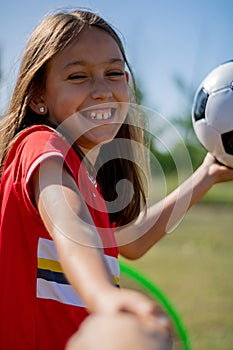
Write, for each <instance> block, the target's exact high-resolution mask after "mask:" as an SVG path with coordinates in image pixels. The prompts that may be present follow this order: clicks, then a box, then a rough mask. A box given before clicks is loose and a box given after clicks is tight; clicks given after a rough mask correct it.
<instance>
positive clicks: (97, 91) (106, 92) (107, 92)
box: [92, 78, 113, 101]
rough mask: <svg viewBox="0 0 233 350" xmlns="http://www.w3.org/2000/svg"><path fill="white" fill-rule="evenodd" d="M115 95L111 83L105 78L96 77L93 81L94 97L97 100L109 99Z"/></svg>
mask: <svg viewBox="0 0 233 350" xmlns="http://www.w3.org/2000/svg"><path fill="white" fill-rule="evenodd" d="M112 95H113V93H112V89H111V87H110V85H109V83H108V82H107V81H106V80H105V79H102V78H101V79H96V80H95V81H94V82H93V88H92V98H93V99H95V100H103V101H104V100H108V99H109V98H111V97H112Z"/></svg>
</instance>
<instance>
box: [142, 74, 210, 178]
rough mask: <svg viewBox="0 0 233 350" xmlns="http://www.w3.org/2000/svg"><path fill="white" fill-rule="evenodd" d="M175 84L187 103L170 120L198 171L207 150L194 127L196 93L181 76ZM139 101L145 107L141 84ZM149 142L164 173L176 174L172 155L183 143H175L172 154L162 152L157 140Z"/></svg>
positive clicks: (175, 79)
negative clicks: (193, 107) (193, 116)
mask: <svg viewBox="0 0 233 350" xmlns="http://www.w3.org/2000/svg"><path fill="white" fill-rule="evenodd" d="M174 82H175V85H176V87H177V90H178V92H179V93H180V94H181V96H182V98H183V99H184V102H185V103H184V104H182V105H181V109H180V111H179V115H173V116H170V119H169V120H170V122H171V123H172V125H173V126H174V127H175V128H176V129H177V131H178V132H179V134H180V135H181V138H182V140H183V142H184V144H185V146H186V148H187V150H188V153H189V156H190V159H191V162H192V166H193V169H196V168H197V167H198V166H199V165H200V164H201V162H202V160H203V158H204V156H205V154H206V150H205V149H204V148H203V146H202V145H201V144H200V142H199V141H198V139H197V136H196V134H195V132H194V129H193V125H192V104H193V98H194V94H195V91H194V89H193V88H191V87H190V86H188V85H187V84H185V82H184V79H182V78H181V77H179V76H175V77H174ZM137 99H138V102H139V104H140V105H143V101H144V94H143V91H142V88H141V85H140V84H139V85H138V86H137ZM182 106H183V107H182ZM152 127H153V126H152ZM155 134H156V131H155ZM149 142H150V150H151V152H152V154H153V155H154V156H155V158H156V159H157V160H158V162H159V164H160V165H161V167H162V169H163V171H164V173H165V174H172V173H175V172H176V170H177V169H176V164H175V162H174V159H173V156H172V154H174V153H175V152H177V153H179V150H180V149H181V148H182V147H184V145H183V143H182V144H181V143H179V142H177V143H175V144H174V145H173V149H172V154H171V153H170V152H169V151H166V149H163V150H161V148H160V147H159V144H158V142H157V140H156V138H153V137H151V138H150V141H149ZM184 166H185V164H184Z"/></svg>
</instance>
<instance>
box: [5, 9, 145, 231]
mask: <svg viewBox="0 0 233 350" xmlns="http://www.w3.org/2000/svg"><path fill="white" fill-rule="evenodd" d="M86 25H88V26H95V27H98V28H100V29H102V30H105V31H106V32H107V33H109V35H111V37H113V38H114V40H115V41H116V42H117V44H118V46H119V48H120V50H121V53H122V56H123V58H124V61H125V63H126V66H127V68H128V70H129V73H130V77H131V82H132V87H133V91H134V96H136V93H135V92H136V84H135V79H134V76H133V72H132V69H131V67H130V65H129V63H128V61H127V58H126V54H125V50H124V47H123V44H122V41H121V39H120V37H119V35H118V34H117V32H116V31H115V29H114V28H113V27H112V26H110V25H109V24H108V23H107V22H106V21H105V20H104V19H103V18H101V17H100V16H98V15H97V14H95V13H93V12H90V11H85V10H73V11H59V12H57V13H55V14H53V15H51V16H49V17H47V18H45V19H44V20H43V21H42V22H41V23H40V24H39V25H38V26H37V27H36V29H35V30H34V32H33V33H32V35H31V37H30V39H29V41H28V44H27V46H26V49H25V52H24V55H23V58H22V63H21V67H20V71H19V75H18V78H17V81H16V84H15V89H14V92H13V95H12V98H11V101H10V105H9V110H8V113H7V115H6V117H5V118H4V119H3V120H2V121H1V131H0V140H1V144H0V176H1V174H2V171H3V166H4V162H5V160H6V157H7V154H8V152H9V149H10V147H11V145H12V142H14V139H15V137H16V136H17V135H18V134H19V132H21V131H22V130H24V129H25V128H27V127H29V126H31V125H33V124H49V121H48V120H47V118H45V117H44V116H43V117H41V116H40V115H39V114H37V113H35V112H33V111H32V109H31V108H30V107H29V103H30V101H31V100H32V98H33V97H34V96H35V94H36V92H38V91H40V90H43V88H44V87H45V82H46V67H47V63H48V61H49V60H50V59H51V58H52V57H53V56H54V55H56V53H58V52H59V51H60V50H62V49H64V48H65V47H66V46H67V45H68V44H69V43H71V41H72V40H74V39H75V38H76V37H78V35H79V33H80V32H81V30H82V29H83V28H84V26H86ZM117 137H120V138H126V139H134V140H135V141H137V142H138V143H140V144H142V145H143V141H144V135H143V129H140V128H137V127H134V126H132V125H129V124H128V123H126V124H124V125H122V127H121V128H120V130H119V132H118V135H117ZM110 146H111V145H110ZM103 150H104V148H103ZM103 150H101V152H100V156H99V158H98V160H97V163H98V169H99V171H98V175H97V178H98V181H99V183H100V188H101V192H102V194H103V197H104V198H105V199H106V200H107V201H111V200H114V197H115V195H116V194H115V189H116V184H117V181H118V180H119V178H120V179H121V178H126V179H128V180H129V181H130V182H131V183H132V185H133V189H134V194H133V199H132V200H131V202H130V203H129V204H128V205H127V206H126V207H125V208H124V209H123V211H122V210H119V211H117V212H116V213H112V214H110V220H111V221H112V222H114V223H116V224H121V225H122V224H126V223H128V222H130V221H131V220H133V219H135V218H136V217H137V215H138V214H139V212H140V210H141V208H142V206H143V205H144V204H145V203H146V194H145V190H144V185H143V180H142V175H141V171H140V169H139V168H138V166H137V164H136V163H135V162H134V161H133V159H134V156H133V154H134V150H133V146H129V149H128V152H129V154H130V155H129V157H130V159H132V161H131V162H129V161H127V160H124V159H114V160H112V161H111V162H106V163H104V160H103V159H104V157H103ZM142 158H143V152H142ZM122 214H123V215H122Z"/></svg>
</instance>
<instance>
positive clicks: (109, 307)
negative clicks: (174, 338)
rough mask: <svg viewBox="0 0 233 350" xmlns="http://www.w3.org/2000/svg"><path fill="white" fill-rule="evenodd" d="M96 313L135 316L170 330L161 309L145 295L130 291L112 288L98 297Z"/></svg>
mask: <svg viewBox="0 0 233 350" xmlns="http://www.w3.org/2000/svg"><path fill="white" fill-rule="evenodd" d="M96 312H99V313H108V314H113V313H117V312H123V313H129V314H132V315H135V316H136V317H137V318H138V319H140V320H141V321H143V322H147V321H148V320H153V319H155V318H156V322H159V323H160V324H161V327H163V328H166V329H170V322H169V320H168V318H167V317H166V316H165V314H164V312H162V310H161V308H160V307H159V306H158V305H157V304H156V303H155V302H154V301H152V300H151V299H149V298H148V297H146V296H145V295H144V294H142V293H139V292H136V291H134V290H130V289H125V288H122V289H117V288H115V287H113V288H112V290H111V291H108V293H105V294H102V295H101V296H99V297H98V301H97V303H96Z"/></svg>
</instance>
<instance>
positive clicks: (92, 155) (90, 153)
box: [78, 145, 100, 167]
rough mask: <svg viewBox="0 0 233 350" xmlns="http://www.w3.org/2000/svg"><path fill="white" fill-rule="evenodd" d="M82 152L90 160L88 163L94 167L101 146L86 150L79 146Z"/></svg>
mask: <svg viewBox="0 0 233 350" xmlns="http://www.w3.org/2000/svg"><path fill="white" fill-rule="evenodd" d="M78 146H79V148H80V149H81V151H82V152H83V153H84V154H85V157H86V158H87V159H88V161H89V162H90V163H91V164H92V166H93V167H94V165H95V162H96V159H97V157H98V155H99V152H100V146H96V147H93V148H92V149H86V148H84V147H82V146H80V145H78Z"/></svg>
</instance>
